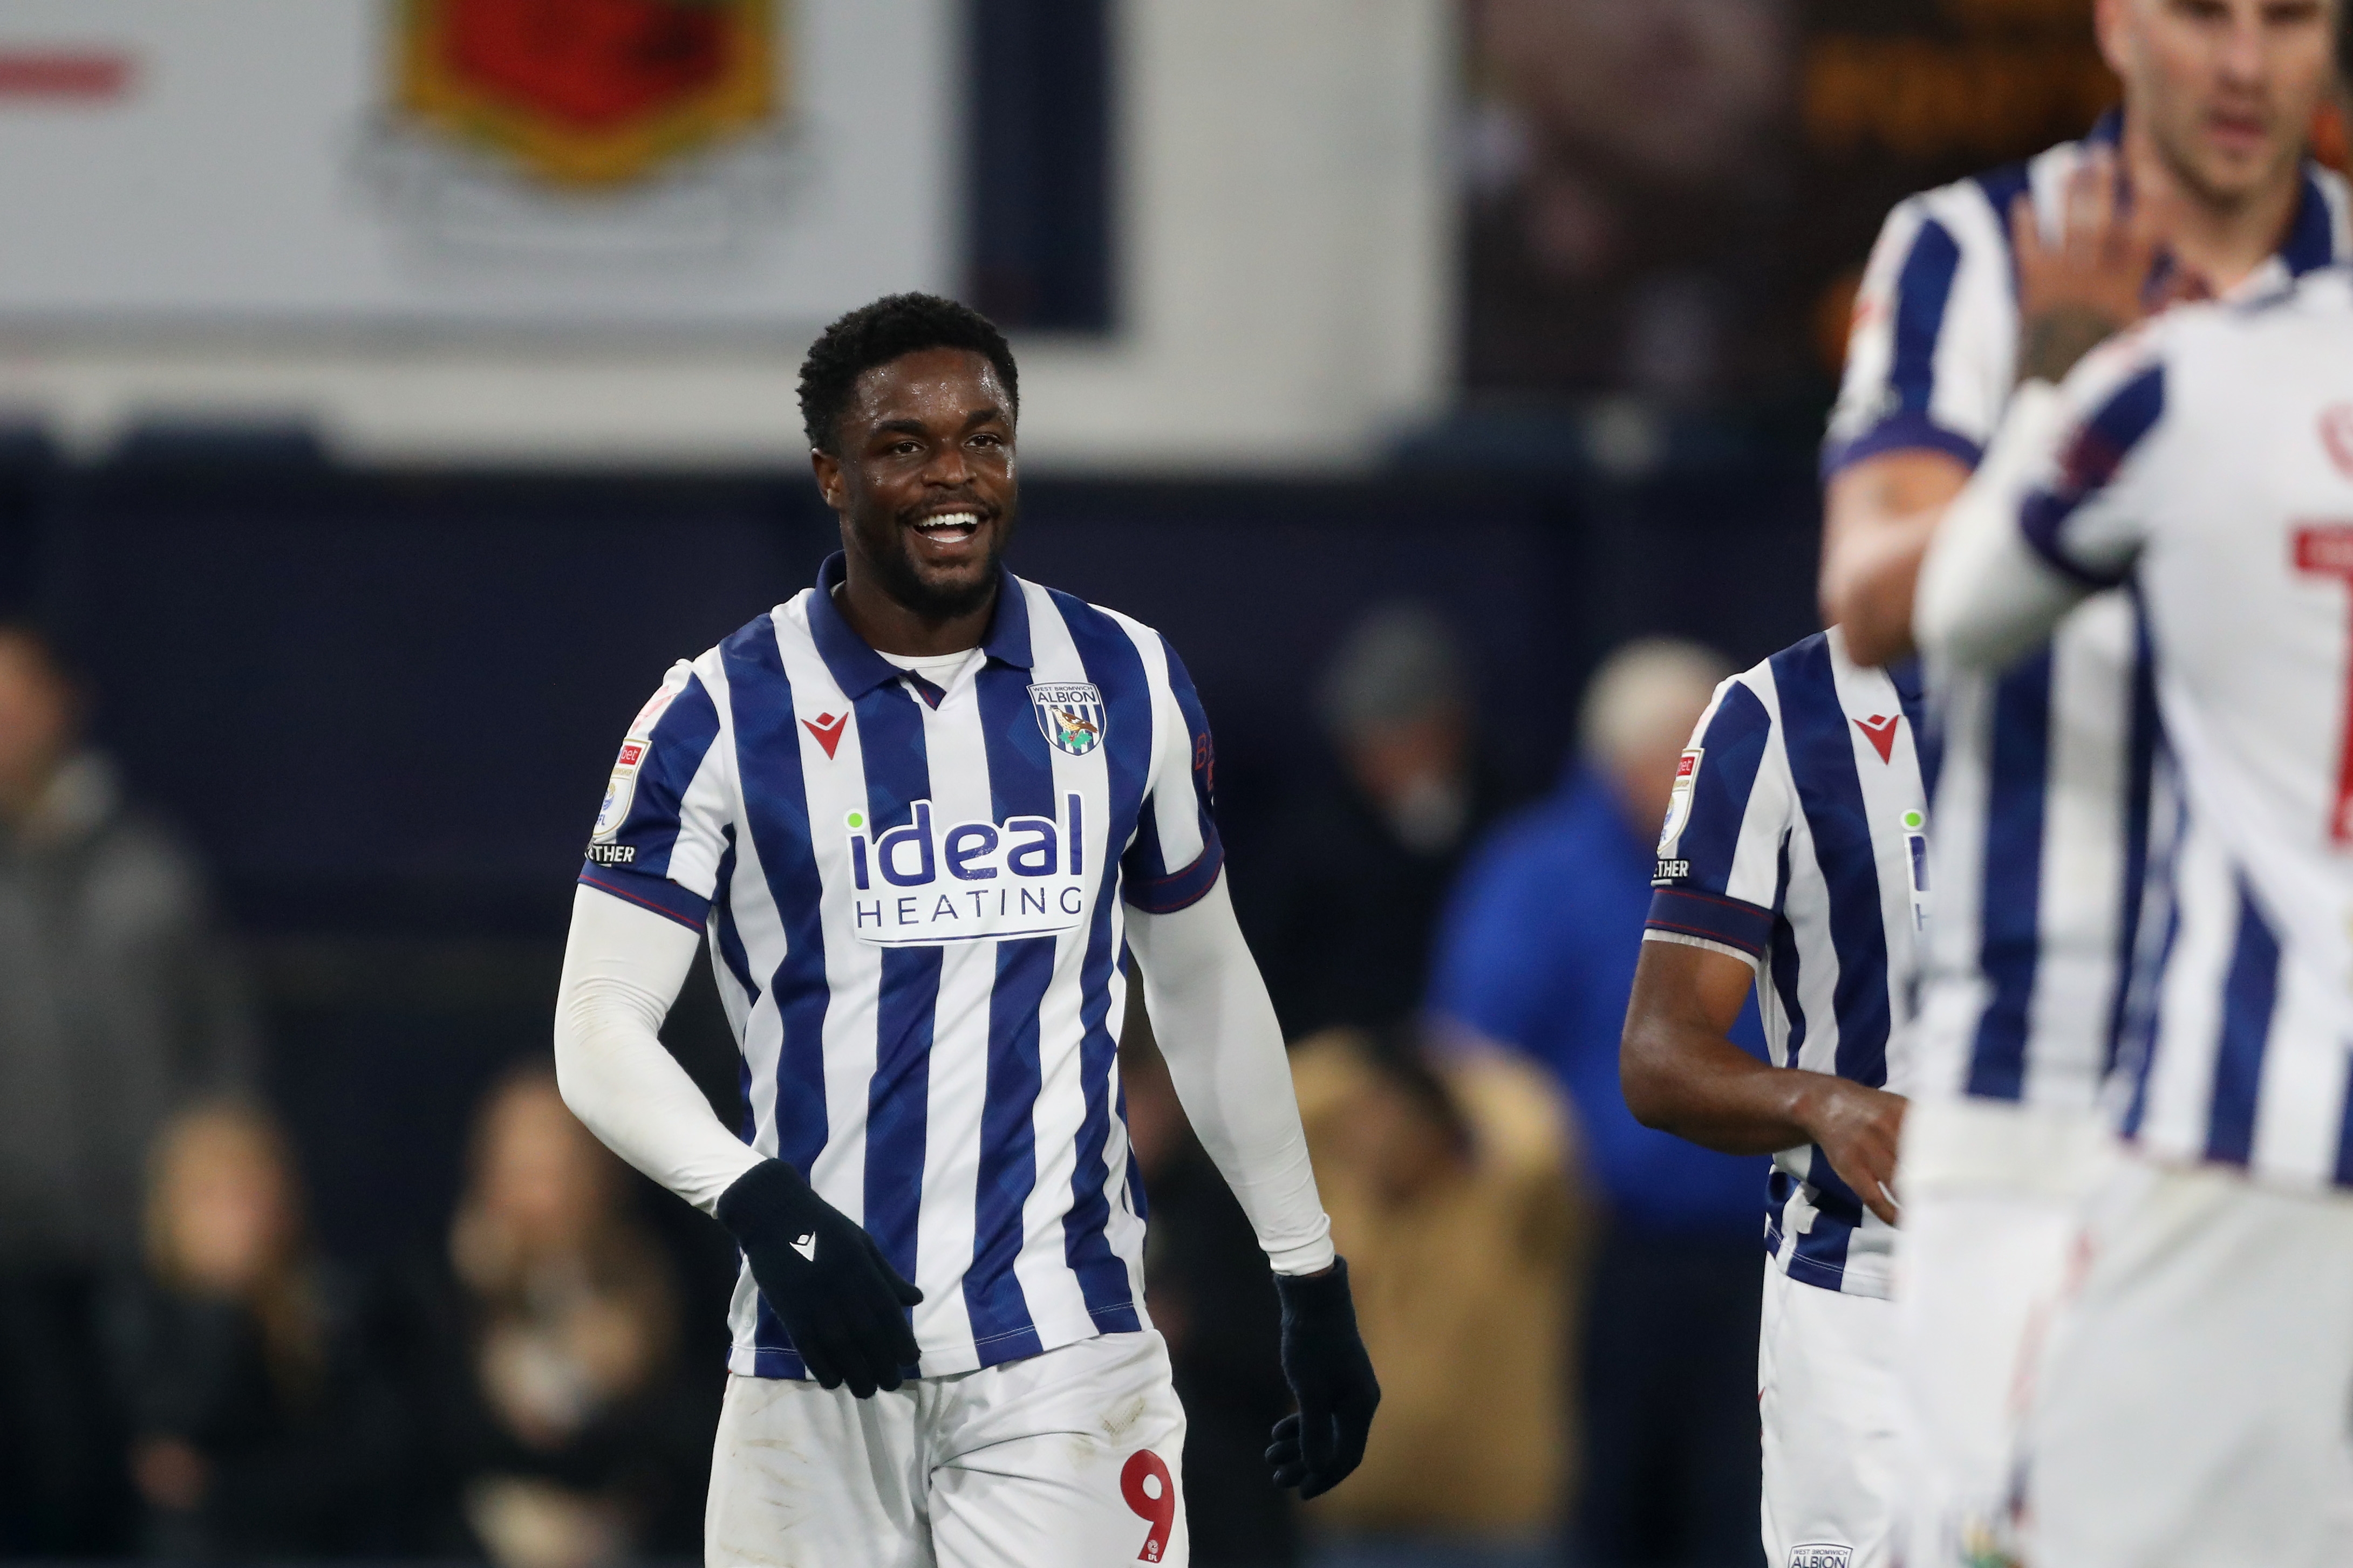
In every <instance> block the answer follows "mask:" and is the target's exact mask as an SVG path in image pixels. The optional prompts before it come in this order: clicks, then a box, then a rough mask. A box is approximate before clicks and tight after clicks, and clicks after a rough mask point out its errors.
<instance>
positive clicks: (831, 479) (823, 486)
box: [809, 447, 849, 511]
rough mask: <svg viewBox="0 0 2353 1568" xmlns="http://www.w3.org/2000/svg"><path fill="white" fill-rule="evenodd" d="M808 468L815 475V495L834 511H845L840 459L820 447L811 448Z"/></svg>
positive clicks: (847, 501)
mask: <svg viewBox="0 0 2353 1568" xmlns="http://www.w3.org/2000/svg"><path fill="white" fill-rule="evenodd" d="M809 468H810V470H811V471H812V472H813V473H815V474H816V475H817V493H818V494H819V495H820V496H823V497H824V498H825V504H826V505H828V506H829V507H831V508H832V509H833V510H836V511H844V510H848V509H849V497H848V496H847V495H845V494H844V493H843V487H842V482H841V459H840V458H837V457H835V456H834V455H833V454H832V453H830V452H828V451H827V450H825V449H824V448H823V447H810V448H809Z"/></svg>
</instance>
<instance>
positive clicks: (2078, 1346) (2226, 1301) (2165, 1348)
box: [2021, 1160, 2353, 1568]
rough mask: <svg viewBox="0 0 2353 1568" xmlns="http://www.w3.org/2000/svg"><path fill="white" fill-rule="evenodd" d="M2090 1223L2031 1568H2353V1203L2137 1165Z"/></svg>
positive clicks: (2033, 1467)
mask: <svg viewBox="0 0 2353 1568" xmlns="http://www.w3.org/2000/svg"><path fill="white" fill-rule="evenodd" d="M2088 1215H2089V1217H2088V1219H2087V1222H2086V1225H2085V1227H2084V1244H2085V1251H2084V1264H2083V1266H2082V1269H2081V1276H2080V1280H2079V1282H2078V1283H2077V1285H2076V1286H2075V1288H2074V1289H2073V1292H2072V1293H2071V1295H2070V1296H2069V1298H2068V1299H2067V1300H2066V1301H2065V1303H2064V1304H2063V1307H2062V1309H2061V1310H2060V1312H2059V1314H2058V1316H2057V1318H2056V1320H2055V1321H2054V1323H2053V1326H2052V1333H2051V1338H2050V1343H2049V1345H2048V1347H2047V1349H2046V1350H2045V1351H2044V1352H2043V1354H2042V1357H2041V1358H2040V1360H2039V1363H2038V1368H2037V1371H2036V1373H2035V1380H2036V1382H2035V1386H2034V1388H2033V1389H2032V1390H2031V1400H2032V1405H2031V1409H2030V1410H2029V1412H2028V1415H2027V1422H2026V1436H2025V1454H2024V1459H2025V1462H2024V1466H2023V1468H2022V1470H2021V1476H2022V1482H2023V1485H2022V1498H2023V1501H2024V1505H2025V1507H2024V1514H2023V1517H2022V1521H2021V1543H2022V1545H2023V1547H2024V1552H2025V1557H2026V1560H2027V1561H2029V1562H2032V1563H2049V1564H2057V1565H2063V1568H2250V1565H2254V1564H2260V1565H2262V1568H2321V1565H2323V1564H2327V1565H2329V1568H2342V1565H2343V1564H2345V1563H2353V1442H2348V1431H2347V1426H2348V1420H2353V1195H2348V1194H2344V1193H2341V1192H2339V1193H2333V1194H2295V1193H2285V1192H2280V1191H2275V1190H2271V1189H2267V1188H2263V1187H2258V1186H2255V1185H2253V1184H2250V1183H2249V1182H2247V1181H2246V1180H2245V1179H2244V1178H2243V1177H2241V1176H2239V1175H2236V1174H2234V1173H2228V1172H2225V1171H2221V1170H2218V1169H2215V1168H2212V1167H2199V1168H2191V1169H2181V1168H2171V1169H2168V1168H2161V1167H2158V1166H2156V1165H2153V1164H2149V1163H2144V1162H2140V1161H2138V1160H2134V1161H2130V1162H2127V1163H2125V1164H2124V1166H2123V1167H2122V1168H2121V1169H2120V1170H2119V1171H2118V1172H2117V1173H2116V1174H2115V1175H2114V1176H2112V1177H2111V1178H2110V1180H2109V1181H2108V1182H2107V1183H2106V1184H2105V1185H2104V1187H2103V1190H2102V1192H2101V1193H2100V1194H2099V1195H2098V1197H2097V1198H2096V1199H2095V1200H2094V1203H2093V1205H2091V1207H2090V1209H2089V1211H2088Z"/></svg>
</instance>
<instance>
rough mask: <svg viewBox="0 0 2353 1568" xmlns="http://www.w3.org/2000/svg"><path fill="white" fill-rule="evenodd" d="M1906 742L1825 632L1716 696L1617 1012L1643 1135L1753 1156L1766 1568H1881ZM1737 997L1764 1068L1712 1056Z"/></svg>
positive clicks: (1906, 899)
mask: <svg viewBox="0 0 2353 1568" xmlns="http://www.w3.org/2000/svg"><path fill="white" fill-rule="evenodd" d="M1919 719H1920V693H1919V689H1918V687H1917V685H1916V683H1915V682H1914V681H1912V680H1911V679H1910V678H1909V675H1908V672H1907V674H1906V675H1905V677H1904V678H1902V679H1898V678H1895V677H1891V676H1890V675H1889V674H1888V673H1887V672H1886V671H1884V670H1880V669H1873V668H1864V667H1862V666H1858V665H1856V664H1855V663H1854V662H1853V661H1852V659H1850V658H1848V657H1847V654H1846V649H1845V646H1844V638H1843V637H1842V636H1841V634H1840V633H1839V632H1838V630H1837V629H1836V628H1833V629H1831V630H1830V631H1827V632H1818V633H1816V634H1815V635H1814V636H1812V637H1808V638H1807V639H1806V640H1805V641H1803V642H1801V643H1799V644H1798V645H1797V646H1796V647H1790V648H1787V649H1784V650H1783V651H1782V652H1780V653H1778V654H1776V655H1774V656H1773V657H1772V658H1768V659H1767V660H1766V661H1765V662H1764V663H1762V664H1760V665H1758V666H1757V667H1756V668H1754V669H1751V670H1748V671H1747V672H1746V673H1745V674H1743V675H1740V676H1738V677H1736V678H1735V679H1731V680H1728V681H1726V682H1725V684H1724V685H1723V686H1722V687H1720V688H1719V689H1717V691H1716V697H1715V703H1714V704H1713V705H1712V706H1711V707H1710V708H1709V710H1708V712H1707V715H1706V716H1705V717H1704V719H1702V720H1701V721H1700V724H1699V728H1698V731H1696V732H1695V733H1694V735H1693V737H1692V742H1691V747H1690V749H1689V750H1687V751H1685V752H1683V758H1682V761H1681V762H1680V763H1679V764H1678V765H1677V767H1676V770H1675V782H1674V793H1673V795H1672V798H1671V804H1670V805H1669V806H1668V808H1667V816H1666V823H1665V826H1664V827H1663V829H1662V831H1661V834H1660V837H1659V852H1658V869H1657V874H1656V876H1655V877H1654V879H1653V882H1654V885H1655V887H1656V889H1657V890H1656V891H1655V892H1654V893H1653V894H1652V895H1651V914H1650V920H1649V922H1648V925H1647V927H1646V928H1645V930H1644V931H1643V932H1642V938H1643V945H1642V956H1641V961H1640V963H1639V965H1638V966H1637V968H1636V970H1635V973H1634V994H1633V998H1632V1000H1631V1002H1630V1004H1629V1005H1628V1007H1627V1010H1626V1035H1625V1043H1624V1046H1623V1047H1622V1057H1621V1069H1620V1070H1621V1072H1622V1074H1623V1077H1624V1080H1625V1093H1626V1103H1627V1105H1628V1106H1629V1107H1630V1109H1631V1110H1633V1112H1634V1114H1635V1115H1636V1116H1637V1117H1639V1118H1641V1121H1642V1122H1643V1123H1644V1124H1645V1125H1646V1126H1651V1127H1657V1128H1662V1129H1664V1130H1666V1131H1671V1132H1675V1133H1680V1134H1681V1135H1682V1136H1683V1137H1685V1138H1689V1139H1691V1140H1692V1141H1694V1142H1698V1143H1703V1144H1704V1145H1706V1146H1707V1147H1708V1148H1711V1149H1719V1150H1722V1151H1723V1152H1725V1153H1729V1154H1759V1153H1770V1154H1772V1155H1773V1156H1774V1171H1773V1175H1772V1178H1771V1180H1770V1183H1769V1184H1768V1185H1767V1204H1766V1211H1765V1239H1766V1245H1767V1249H1768V1258H1767V1263H1766V1267H1765V1308H1764V1317H1763V1326H1762V1330H1761V1332H1760V1334H1759V1336H1758V1341H1757V1407H1758V1413H1759V1415H1760V1417H1761V1418H1762V1420H1763V1423H1764V1489H1763V1526H1764V1539H1765V1553H1766V1558H1767V1562H1768V1563H1772V1564H1774V1568H1780V1565H1782V1564H1785V1563H1810V1562H1812V1561H1814V1560H1815V1559H1813V1558H1809V1557H1807V1556H1806V1555H1805V1553H1806V1552H1807V1551H1808V1550H1809V1549H1813V1550H1814V1551H1815V1552H1817V1553H1820V1554H1822V1555H1821V1556H1820V1560H1821V1561H1826V1562H1837V1563H1846V1564H1850V1565H1851V1568H1884V1565H1885V1564H1887V1563H1891V1562H1894V1561H1897V1560H1900V1556H1901V1553H1900V1550H1899V1549H1898V1547H1897V1545H1896V1542H1895V1530H1896V1518H1897V1514H1896V1501H1897V1497H1896V1483H1897V1473H1898V1468H1899V1466H1898V1456H1897V1454H1896V1451H1895V1445H1896V1426H1895V1421H1894V1412H1895V1410H1896V1408H1897V1406H1898V1403H1899V1401H1898V1398H1897V1393H1896V1387H1895V1376H1896V1368H1895V1323H1894V1311H1893V1309H1892V1308H1891V1307H1890V1306H1889V1305H1888V1300H1887V1298H1888V1262H1889V1255H1890V1251H1891V1248H1892V1247H1893V1244H1894V1225H1895V1222H1896V1206H1895V1202H1894V1196H1893V1195H1892V1191H1891V1183H1892V1181H1893V1178H1894V1169H1895V1144H1896V1137H1897V1133H1898V1131H1899V1129H1900V1128H1901V1126H1902V1124H1903V1115H1904V1101H1903V1100H1902V1099H1900V1098H1899V1093H1900V1091H1902V1090H1903V1089H1905V1088H1906V1087H1907V1085H1906V1083H1905V1078H1906V1075H1907V1073H1908V1070H1909V1067H1910V1063H1909V1060H1908V1057H1909V1054H1910V1053H1909V1046H1908V1040H1907V1039H1906V1035H1907V1032H1908V1031H1907V1026H1908V1023H1909V1017H1908V1015H1909V1013H1910V1009H1911V992H1912V977H1913V966H1914V945H1915V940H1916V936H1917V933H1918V931H1919V930H1920V928H1921V926H1922V924H1923V922H1924V921H1925V917H1926V892H1927V889H1926V885H1925V881H1924V873H1925V871H1926V855H1927V841H1926V827H1927V788H1926V782H1925V780H1926V776H1927V775H1929V774H1931V773H1933V771H1934V764H1933V761H1928V760H1924V758H1923V756H1922V747H1921V742H1920V735H1919ZM1752 986H1753V987H1754V988H1755V990H1756V993H1757V1002H1758V1005H1759V1006H1760V1008H1761V1009H1762V1011H1763V1014H1764V1018H1765V1033H1766V1038H1767V1047H1768V1058H1767V1061H1765V1062H1759V1061H1758V1060H1757V1058H1755V1057H1754V1056H1752V1055H1750V1054H1749V1053H1748V1052H1747V1051H1745V1050H1743V1049H1741V1048H1740V1047H1738V1046H1736V1045H1735V1044H1734V1043H1733V1042H1732V1041H1731V1039H1730V1038H1728V1032H1729V1031H1730V1029H1731V1027H1732V1025H1733V1020H1734V1019H1736V1017H1738V1016H1739V1014H1740V1009H1741V1005H1742V1004H1743V1003H1744V1002H1746V1000H1747V997H1748V993H1749V991H1750V989H1751V987H1752ZM1831 1552H1835V1553H1837V1555H1835V1556H1831V1555H1828V1553H1831Z"/></svg>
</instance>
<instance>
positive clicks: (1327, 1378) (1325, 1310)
mask: <svg viewBox="0 0 2353 1568" xmlns="http://www.w3.org/2000/svg"><path fill="white" fill-rule="evenodd" d="M1274 1293H1275V1294H1276V1295H1277V1296H1279V1297H1281V1298H1282V1376H1283V1380H1284V1381H1285V1382H1287V1383H1289V1384H1291V1392H1292V1395H1293V1397H1294V1398H1296V1399H1297V1400H1298V1401H1299V1414H1297V1415H1286V1416H1284V1417H1283V1418H1282V1420H1280V1421H1278V1422H1276V1423H1275V1424H1274V1446H1273V1447H1271V1448H1269V1449H1267V1451H1266V1458H1267V1463H1269V1464H1271V1465H1272V1466H1273V1467H1274V1484H1275V1485H1276V1486H1279V1487H1297V1488H1298V1489H1299V1498H1300V1500H1301V1501H1302V1502H1304V1501H1305V1500H1308V1499H1309V1498H1312V1497H1321V1496H1322V1495H1323V1494H1324V1493H1325V1492H1328V1491H1330V1490H1331V1489H1333V1488H1334V1487H1336V1486H1338V1485H1339V1484H1340V1483H1341V1482H1342V1481H1344V1480H1346V1479H1348V1473H1349V1472H1350V1471H1351V1470H1354V1469H1355V1468H1356V1467H1357V1466H1358V1465H1359V1464H1361V1463H1363V1462H1364V1458H1365V1437H1366V1434H1368V1433H1370V1432H1371V1431H1372V1429H1373V1407H1374V1406H1375V1405H1378V1404H1380V1402H1381V1385H1380V1384H1378V1383H1377V1382H1376V1381H1375V1380H1374V1377H1373V1358H1372V1357H1370V1356H1368V1355H1366V1353H1365V1342H1364V1340H1363V1339H1362V1338H1361V1337H1360V1336H1359V1335H1358V1334H1357V1332H1356V1303H1355V1302H1354V1301H1353V1300H1350V1299H1349V1296H1348V1260H1347V1259H1346V1258H1335V1259H1334V1260H1333V1263H1332V1271H1331V1272H1330V1273H1329V1274H1315V1275H1307V1276H1300V1275H1290V1274H1278V1275H1276V1276H1275V1277H1274Z"/></svg>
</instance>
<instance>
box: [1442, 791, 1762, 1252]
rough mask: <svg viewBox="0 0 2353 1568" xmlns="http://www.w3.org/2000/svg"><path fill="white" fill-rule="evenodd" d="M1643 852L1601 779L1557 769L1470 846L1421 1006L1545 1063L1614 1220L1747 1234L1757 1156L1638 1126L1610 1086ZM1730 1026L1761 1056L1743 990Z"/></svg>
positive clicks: (1752, 1002)
mask: <svg viewBox="0 0 2353 1568" xmlns="http://www.w3.org/2000/svg"><path fill="white" fill-rule="evenodd" d="M1651 862H1652V855H1651V843H1650V841H1649V839H1648V838H1647V837H1643V836H1642V835H1641V834H1639V833H1637V832H1636V831H1635V829H1634V828H1633V826H1631V825H1630V824H1629V823H1628V821H1627V820H1626V814H1625V812H1624V810H1623V809H1622V808H1621V807H1620V805H1619V804H1618V800H1617V797H1616V795H1613V794H1612V793H1611V791H1610V789H1609V785H1608V784H1607V783H1606V782H1605V781H1604V780H1602V779H1601V778H1600V777H1599V776H1598V775H1597V774H1595V773H1592V772H1591V771H1590V770H1588V769H1586V768H1584V767H1581V766H1576V767H1572V768H1571V769H1570V770H1569V773H1568V775H1567V777H1566V778H1565V779H1564V780H1563V781H1562V784H1561V786H1560V788H1559V789H1557V790H1556V791H1555V792H1554V793H1553V794H1552V795H1550V796H1549V797H1547V798H1546V799H1545V800H1543V801H1540V802H1538V803H1537V804H1536V805H1532V806H1529V807H1527V808H1526V809H1525V810H1523V811H1520V812H1518V813H1516V814H1514V816H1509V817H1507V818H1505V819H1504V821H1503V822H1501V823H1499V824H1497V825H1496V826H1495V828H1494V830H1493V832H1492V833H1490V834H1489V835H1488V837H1487V839H1486V841H1485V842H1484V843H1483V844H1482V845H1481V846H1479V847H1478V848H1477V850H1476V851H1475V852H1474V853H1473V854H1472V857H1471V859H1470V862H1469V864H1468V865H1467V866H1466V867H1465V868H1464V869H1463V873H1462V879H1461V882H1460V883H1459V884H1458V885H1457V886H1456V888H1455V890H1454V895H1453V898H1452V899H1451V901H1450V904H1449V907H1448V909H1447V911H1446V915H1445V918H1444V920H1443V921H1441V923H1440V927H1439V932H1438V943H1437V961H1436V968H1435V972H1434V973H1433V975H1432V977H1431V984H1430V1010H1431V1011H1432V1012H1433V1013H1435V1014H1437V1015H1438V1016H1440V1017H1441V1018H1446V1019H1450V1020H1451V1021H1452V1022H1454V1023H1456V1024H1459V1025H1462V1026H1467V1027H1469V1028H1471V1029H1472V1030H1473V1031H1475V1032H1476V1033H1478V1034H1480V1035H1482V1036H1485V1037H1487V1038H1489V1039H1492V1040H1495V1041H1498V1042H1500V1043H1502V1044H1504V1045H1509V1046H1514V1047H1518V1048H1519V1049H1521V1050H1523V1051H1525V1052H1526V1053H1527V1054H1528V1055H1529V1056H1531V1057H1534V1058H1535V1059H1537V1060H1538V1061H1541V1062H1543V1063H1545V1064H1546V1066H1547V1067H1549V1068H1551V1069H1552V1071H1553V1073H1554V1075H1555V1077H1556V1078H1557V1079H1559V1081H1560V1084H1561V1087H1562V1088H1563V1089H1565V1090H1566V1091H1567V1095H1568V1098H1569V1100H1570V1101H1571V1102H1572V1103H1573V1104H1574V1105H1575V1107H1576V1110H1577V1118H1578V1120H1579V1121H1580V1122H1581V1123H1582V1126H1581V1128H1580V1131H1581V1132H1582V1134H1583V1137H1584V1141H1585V1156H1586V1163H1587V1166H1588V1170H1589V1171H1590V1172H1591V1173H1592V1176H1593V1179H1594V1180H1595V1181H1596V1182H1597V1183H1598V1184H1599V1186H1600V1189H1601V1194H1602V1196H1603V1197H1604V1199H1605V1200H1606V1201H1607V1203H1608V1205H1609V1211H1610V1216H1611V1218H1612V1219H1613V1220H1614V1221H1615V1222H1616V1223H1618V1224H1620V1225H1621V1226H1630V1227H1632V1228H1635V1229H1655V1230H1683V1231H1690V1230H1728V1229H1737V1230H1744V1231H1756V1230H1758V1229H1759V1227H1760V1225H1761V1221H1760V1219H1759V1217H1758V1216H1759V1215H1761V1214H1762V1213H1763V1208H1762V1205H1763V1202H1764V1192H1765V1173H1766V1165H1765V1161H1764V1160H1763V1159H1762V1158H1758V1157H1746V1158H1744V1157H1738V1156H1735V1155H1730V1154H1717V1153H1714V1152H1710V1151H1708V1150H1705V1149H1702V1148H1700V1147H1699V1146H1698V1145H1697V1144H1694V1143H1688V1142H1684V1141H1683V1139H1680V1138H1677V1137H1674V1136H1672V1134H1670V1133H1665V1132H1654V1131H1651V1130H1650V1129H1649V1128H1647V1127H1644V1126H1642V1125H1641V1123H1640V1122H1638V1121H1635V1120H1634V1116H1633V1113H1632V1112H1631V1111H1630V1110H1627V1109H1626V1098H1625V1096H1624V1094H1623V1093H1621V1092H1620V1089H1619V1087H1618V1039H1619V1035H1620V1032H1621V1031H1622V1029H1623V1028H1624V1026H1625V1022H1626V998H1627V996H1628V995H1629V994H1630V993H1631V991H1632V990H1633V986H1634V961H1635V959H1636V958H1637V957H1638V956H1639V955H1640V953H1641V943H1642V921H1643V919H1644V917H1645V916H1646V915H1647V914H1648V913H1649V911H1650V907H1651ZM1732 1037H1733V1039H1734V1040H1735V1041H1736V1042H1737V1043H1739V1044H1740V1045H1742V1046H1744V1047H1746V1048H1747V1049H1748V1050H1750V1051H1751V1052H1753V1053H1755V1054H1756V1055H1757V1057H1758V1058H1763V1056H1764V1055H1765V1037H1764V1033H1763V1029H1762V1026H1760V1025H1759V1023H1758V1021H1757V1001H1756V998H1755V997H1754V996H1753V995H1752V996H1751V997H1750V998H1749V1000H1748V1002H1747V1004H1746V1005H1745V1006H1744V1007H1743V1008H1742V1010H1741V1016H1740V1021H1739V1022H1738V1023H1737V1024H1736V1025H1735V1026H1734V1027H1733V1031H1732Z"/></svg>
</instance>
